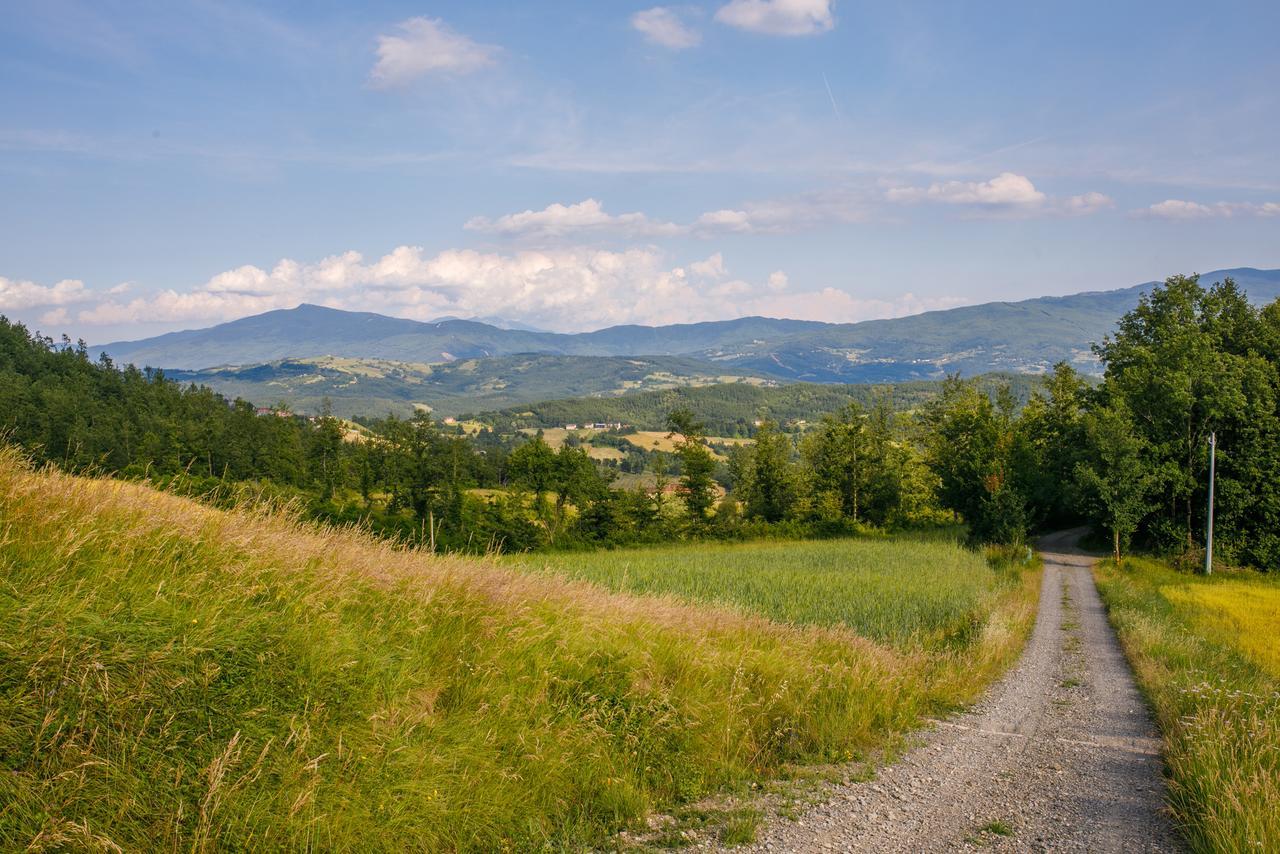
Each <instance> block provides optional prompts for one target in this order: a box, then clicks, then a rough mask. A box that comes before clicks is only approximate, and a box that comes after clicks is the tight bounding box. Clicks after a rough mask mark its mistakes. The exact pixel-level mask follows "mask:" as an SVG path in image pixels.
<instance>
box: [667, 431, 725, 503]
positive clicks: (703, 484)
mask: <svg viewBox="0 0 1280 854" xmlns="http://www.w3.org/2000/svg"><path fill="white" fill-rule="evenodd" d="M667 427H668V429H669V430H670V432H669V433H668V434H667V435H668V436H669V437H671V436H675V437H677V438H676V443H675V451H676V456H677V457H678V458H679V460H680V495H681V498H683V499H684V504H685V508H686V509H687V510H688V511H689V518H690V519H691V520H692V521H693V523H694V525H696V526H701V525H702V524H704V523H705V522H706V520H707V514H708V513H709V512H710V511H711V507H712V505H713V504H714V503H715V498H716V491H715V490H716V481H715V472H716V459H715V457H714V456H712V454H711V450H710V449H709V448H708V447H707V445H706V427H705V426H703V424H702V423H701V422H699V421H696V420H695V419H694V417H693V413H692V412H691V411H689V410H688V409H674V410H672V411H671V413H670V415H668V416H667Z"/></svg>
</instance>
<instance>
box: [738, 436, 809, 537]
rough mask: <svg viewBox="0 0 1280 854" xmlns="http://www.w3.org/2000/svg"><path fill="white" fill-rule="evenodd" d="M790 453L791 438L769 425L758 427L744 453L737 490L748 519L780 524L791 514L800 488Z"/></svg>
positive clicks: (791, 447) (792, 450)
mask: <svg viewBox="0 0 1280 854" xmlns="http://www.w3.org/2000/svg"><path fill="white" fill-rule="evenodd" d="M793 452H794V447H793V446H792V444H791V439H790V437H788V436H787V435H786V434H785V433H780V432H778V430H777V427H776V426H775V425H774V424H773V423H772V422H770V421H765V422H763V423H762V424H761V425H760V429H759V430H757V431H756V440H755V444H753V445H751V446H750V447H749V448H747V449H746V451H744V452H743V460H742V466H741V474H740V477H741V481H740V486H739V487H738V488H739V490H740V492H741V493H742V496H743V499H744V500H745V502H746V507H747V515H748V516H750V517H753V518H757V519H763V520H764V521H766V522H780V521H782V520H783V519H785V518H787V517H788V516H789V515H790V514H791V510H792V508H793V507H794V505H795V502H796V499H797V497H798V496H797V492H798V487H799V484H798V482H797V472H796V470H795V466H793V465H792V462H791V457H792V454H793Z"/></svg>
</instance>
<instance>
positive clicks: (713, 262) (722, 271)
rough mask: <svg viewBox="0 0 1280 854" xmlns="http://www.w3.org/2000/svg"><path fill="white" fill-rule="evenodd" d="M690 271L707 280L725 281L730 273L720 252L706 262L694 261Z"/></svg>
mask: <svg viewBox="0 0 1280 854" xmlns="http://www.w3.org/2000/svg"><path fill="white" fill-rule="evenodd" d="M689 269H690V270H692V271H693V272H694V273H696V274H697V275H699V276H702V277H704V278H707V279H723V278H724V277H725V276H726V275H728V273H729V270H728V268H727V267H725V265H724V256H723V255H721V254H720V253H719V252H717V253H715V254H714V255H712V256H711V257H710V258H708V259H707V260H705V261H694V262H693V263H692V264H690V265H689Z"/></svg>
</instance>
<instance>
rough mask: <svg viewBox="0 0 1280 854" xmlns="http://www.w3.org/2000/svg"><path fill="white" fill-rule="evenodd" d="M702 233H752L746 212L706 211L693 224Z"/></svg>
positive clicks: (749, 219)
mask: <svg viewBox="0 0 1280 854" xmlns="http://www.w3.org/2000/svg"><path fill="white" fill-rule="evenodd" d="M694 227H695V228H698V229H700V230H703V231H739V232H747V231H752V230H753V226H752V224H751V215H750V214H749V213H747V212H746V211H734V210H718V211H707V212H706V213H704V214H703V215H702V216H700V217H698V219H697V220H696V221H695V222H694Z"/></svg>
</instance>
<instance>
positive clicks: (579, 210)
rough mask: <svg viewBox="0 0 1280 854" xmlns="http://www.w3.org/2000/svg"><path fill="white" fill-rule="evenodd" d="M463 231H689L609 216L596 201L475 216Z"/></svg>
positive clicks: (549, 234)
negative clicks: (496, 215) (494, 215)
mask: <svg viewBox="0 0 1280 854" xmlns="http://www.w3.org/2000/svg"><path fill="white" fill-rule="evenodd" d="M463 227H464V228H466V229H468V230H470V231H487V232H491V233H494V234H503V235H507V236H533V237H562V236H564V235H566V234H571V233H579V232H583V231H608V232H614V233H618V234H625V235H629V236H633V237H661V236H670V235H676V234H681V233H683V232H685V231H687V230H688V229H686V228H684V227H682V226H679V225H676V224H675V223H670V222H658V221H655V220H651V219H649V217H647V216H645V215H644V214H642V213H624V214H617V215H614V214H610V213H607V212H605V209H604V206H603V205H602V204H601V203H600V202H599V201H597V200H596V199H584V200H583V201H581V202H578V203H577V204H572V205H562V204H560V203H558V202H557V203H555V204H551V205H547V206H546V207H545V208H543V209H542V210H540V211H534V210H526V211H522V212H521V213H514V214H505V215H503V216H500V217H498V218H497V219H496V220H491V219H489V218H488V217H483V216H478V217H473V218H472V219H470V220H468V221H467V223H466V225H464V226H463Z"/></svg>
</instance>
